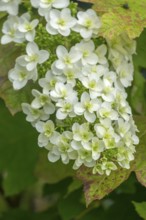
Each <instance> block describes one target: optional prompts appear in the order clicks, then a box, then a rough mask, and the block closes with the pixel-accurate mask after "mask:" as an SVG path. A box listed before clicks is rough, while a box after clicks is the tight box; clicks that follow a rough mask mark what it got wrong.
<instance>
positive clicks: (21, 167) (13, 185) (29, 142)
mask: <svg viewBox="0 0 146 220" xmlns="http://www.w3.org/2000/svg"><path fill="white" fill-rule="evenodd" d="M0 115H1V116H0V125H1V126H0V137H1V138H0V172H1V173H2V177H3V188H4V191H5V195H13V194H17V193H19V192H21V191H22V190H24V189H26V188H27V187H28V186H30V185H32V184H33V183H34V182H35V180H36V178H35V177H34V170H35V166H36V163H37V157H38V147H37V143H36V140H37V136H36V132H35V131H34V129H33V128H32V127H31V125H29V123H27V122H26V121H25V118H24V115H22V114H21V113H18V114H17V115H16V116H15V117H12V116H11V115H10V113H9V112H8V111H7V109H6V108H5V106H4V105H3V103H2V102H0Z"/></svg>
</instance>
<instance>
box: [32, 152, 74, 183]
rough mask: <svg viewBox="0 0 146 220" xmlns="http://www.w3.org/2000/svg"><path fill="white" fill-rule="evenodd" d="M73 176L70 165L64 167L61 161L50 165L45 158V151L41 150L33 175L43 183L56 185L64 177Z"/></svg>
mask: <svg viewBox="0 0 146 220" xmlns="http://www.w3.org/2000/svg"><path fill="white" fill-rule="evenodd" d="M74 174H75V171H74V170H73V169H72V165H71V164H68V165H64V164H63V163H62V162H61V161H57V162H55V163H51V162H49V161H48V158H47V151H46V150H45V149H41V152H40V154H39V161H38V163H37V167H36V171H35V175H36V177H38V178H39V179H40V181H41V182H43V183H50V184H53V183H57V182H59V181H61V180H63V179H64V178H66V177H71V176H73V175H74Z"/></svg>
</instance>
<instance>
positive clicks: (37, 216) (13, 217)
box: [0, 209, 61, 220]
mask: <svg viewBox="0 0 146 220" xmlns="http://www.w3.org/2000/svg"><path fill="white" fill-rule="evenodd" d="M26 219H27V220H61V219H60V217H59V216H58V213H57V212H56V210H51V209H50V211H48V212H44V213H33V212H29V211H24V210H19V209H16V210H11V211H9V212H6V213H3V214H2V215H1V216H0V220H26Z"/></svg>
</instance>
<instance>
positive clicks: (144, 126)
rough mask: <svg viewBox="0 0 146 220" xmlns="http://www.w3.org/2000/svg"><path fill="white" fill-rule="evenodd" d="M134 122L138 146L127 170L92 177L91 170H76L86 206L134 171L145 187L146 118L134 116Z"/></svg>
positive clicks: (104, 194)
mask: <svg viewBox="0 0 146 220" xmlns="http://www.w3.org/2000/svg"><path fill="white" fill-rule="evenodd" d="M135 120H136V122H137V125H138V128H139V131H140V132H139V137H140V144H139V145H138V146H137V148H136V151H137V152H136V155H135V160H134V161H133V163H131V168H130V169H129V170H127V169H122V168H119V169H118V170H116V171H113V172H112V173H111V174H110V176H106V175H98V174H96V175H93V174H92V171H91V169H90V168H87V167H84V166H82V167H81V168H80V169H79V170H78V172H77V177H78V178H79V179H80V180H82V181H83V184H84V192H85V199H86V204H87V206H88V205H89V204H90V203H91V202H92V201H94V200H96V199H98V200H99V199H102V198H104V197H105V196H106V195H108V194H109V193H110V192H112V191H113V190H114V189H115V188H117V187H118V186H119V185H120V184H121V183H122V182H124V181H125V180H126V179H127V178H128V177H129V176H130V174H131V172H132V171H135V173H136V176H137V179H138V181H139V182H140V183H141V184H142V185H144V186H146V135H145V134H146V117H142V116H136V117H135Z"/></svg>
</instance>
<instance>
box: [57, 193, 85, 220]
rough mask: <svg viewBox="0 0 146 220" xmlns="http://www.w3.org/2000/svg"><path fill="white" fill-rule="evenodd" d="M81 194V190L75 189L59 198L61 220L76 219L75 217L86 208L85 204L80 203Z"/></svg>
mask: <svg viewBox="0 0 146 220" xmlns="http://www.w3.org/2000/svg"><path fill="white" fill-rule="evenodd" d="M81 196H82V191H81V190H76V191H74V192H73V193H71V194H69V196H68V197H66V198H64V199H61V200H60V203H59V206H58V208H59V213H60V216H61V219H62V220H70V219H76V218H75V217H76V216H78V215H80V214H81V213H82V212H83V211H84V210H85V209H86V208H85V205H83V204H82V203H81ZM77 219H78V218H77Z"/></svg>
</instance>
